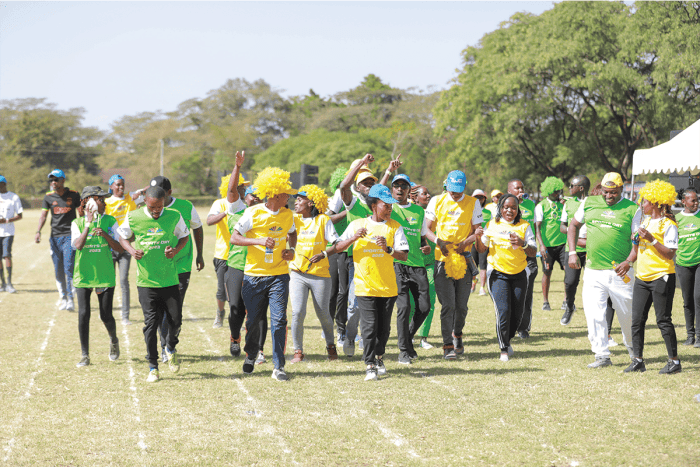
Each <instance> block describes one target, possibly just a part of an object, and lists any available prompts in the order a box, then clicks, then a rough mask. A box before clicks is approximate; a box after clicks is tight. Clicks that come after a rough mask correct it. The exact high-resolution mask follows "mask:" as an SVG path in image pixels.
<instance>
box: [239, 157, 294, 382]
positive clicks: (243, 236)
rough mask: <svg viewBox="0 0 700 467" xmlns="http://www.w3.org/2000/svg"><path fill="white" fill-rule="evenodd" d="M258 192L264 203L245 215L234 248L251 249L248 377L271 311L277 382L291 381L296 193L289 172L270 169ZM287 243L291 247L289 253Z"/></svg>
mask: <svg viewBox="0 0 700 467" xmlns="http://www.w3.org/2000/svg"><path fill="white" fill-rule="evenodd" d="M254 185H255V187H256V190H257V194H258V196H259V197H260V198H266V200H265V203H264V204H258V205H256V206H251V207H249V208H248V209H246V210H245V212H244V213H243V215H242V216H241V218H240V219H239V220H238V222H237V223H236V226H235V228H234V230H233V232H232V233H231V243H232V244H234V245H240V246H245V247H247V248H248V253H247V255H246V262H245V270H244V276H243V287H242V294H243V303H244V304H245V307H246V310H248V316H247V318H246V329H247V330H248V332H247V333H246V339H245V348H244V350H245V353H246V358H245V361H244V362H243V373H245V374H251V373H253V369H254V367H255V358H256V357H257V355H258V351H259V350H260V343H259V339H258V337H259V326H260V323H261V321H262V320H263V319H267V316H266V310H267V308H268V305H269V307H270V322H271V323H270V324H271V328H272V349H273V350H272V361H273V363H274V365H275V369H274V370H273V372H272V378H273V379H275V380H277V381H287V380H288V379H289V378H288V377H287V373H285V371H284V363H285V359H284V349H285V345H286V341H287V299H288V297H289V265H288V264H287V261H291V260H293V259H294V248H295V247H296V243H297V232H296V228H295V227H294V214H293V213H292V211H291V210H289V209H288V208H287V207H286V206H287V201H289V195H294V194H296V192H297V191H296V190H294V189H292V187H291V183H290V182H289V172H286V171H284V170H282V169H278V168H276V167H268V168H266V169H265V170H263V171H262V172H260V174H259V175H258V177H257V178H256V179H255V184H254ZM287 240H289V245H290V246H291V248H286V246H287Z"/></svg>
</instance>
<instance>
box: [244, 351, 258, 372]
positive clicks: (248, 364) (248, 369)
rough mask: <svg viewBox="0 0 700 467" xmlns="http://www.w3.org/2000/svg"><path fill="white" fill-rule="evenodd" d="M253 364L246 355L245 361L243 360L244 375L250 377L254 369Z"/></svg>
mask: <svg viewBox="0 0 700 467" xmlns="http://www.w3.org/2000/svg"><path fill="white" fill-rule="evenodd" d="M255 363H256V361H255V360H254V359H252V358H248V354H246V356H245V360H243V373H245V374H246V375H252V374H253V370H254V369H255Z"/></svg>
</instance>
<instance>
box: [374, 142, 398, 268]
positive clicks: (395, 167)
mask: <svg viewBox="0 0 700 467" xmlns="http://www.w3.org/2000/svg"><path fill="white" fill-rule="evenodd" d="M400 157H401V154H399V155H398V156H396V159H395V160H393V161H390V162H389V167H387V168H386V171H385V172H384V176H383V177H382V179H381V181H380V182H379V184H380V185H386V184H387V182H388V181H389V178H391V174H392V173H394V172H396V171H397V170H399V167H401V164H402V162H401V161H400V160H399V158H400ZM402 261H403V260H402Z"/></svg>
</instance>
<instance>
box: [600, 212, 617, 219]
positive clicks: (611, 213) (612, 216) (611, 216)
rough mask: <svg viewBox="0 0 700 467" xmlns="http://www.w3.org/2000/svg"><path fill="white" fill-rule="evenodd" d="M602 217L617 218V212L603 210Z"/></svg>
mask: <svg viewBox="0 0 700 467" xmlns="http://www.w3.org/2000/svg"><path fill="white" fill-rule="evenodd" d="M601 217H605V218H606V219H615V213H614V212H612V211H603V213H602V214H601Z"/></svg>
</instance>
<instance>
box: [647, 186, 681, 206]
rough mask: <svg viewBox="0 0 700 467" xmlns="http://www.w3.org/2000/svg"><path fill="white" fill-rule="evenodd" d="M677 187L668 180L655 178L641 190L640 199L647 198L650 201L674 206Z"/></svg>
mask: <svg viewBox="0 0 700 467" xmlns="http://www.w3.org/2000/svg"><path fill="white" fill-rule="evenodd" d="M676 196H677V194H676V189H675V188H674V187H673V185H671V184H670V183H668V182H665V181H663V180H654V181H653V182H649V183H647V184H646V185H644V187H643V188H642V189H641V190H639V199H642V198H644V199H646V200H647V201H649V202H650V203H653V204H657V205H659V206H663V205H664V204H665V205H667V206H673V204H674V203H675V202H676Z"/></svg>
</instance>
